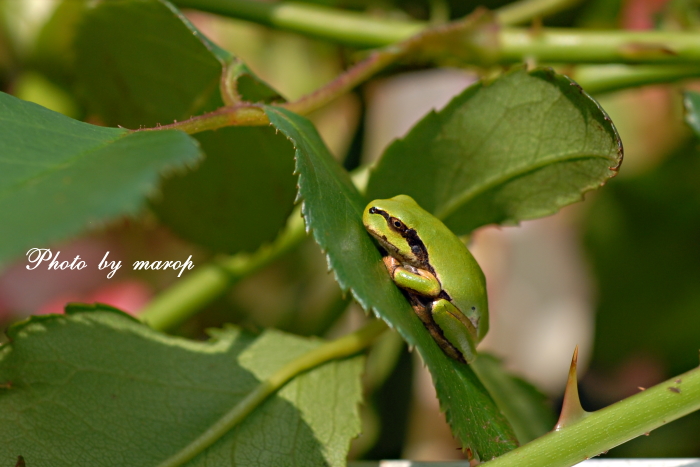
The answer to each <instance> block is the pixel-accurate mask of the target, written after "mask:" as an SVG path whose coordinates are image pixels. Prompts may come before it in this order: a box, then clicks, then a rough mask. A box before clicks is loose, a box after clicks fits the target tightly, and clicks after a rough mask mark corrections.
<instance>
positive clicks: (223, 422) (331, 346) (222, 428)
mask: <svg viewBox="0 0 700 467" xmlns="http://www.w3.org/2000/svg"><path fill="white" fill-rule="evenodd" d="M386 329H388V327H387V325H386V324H385V323H384V321H382V320H380V319H373V320H372V321H370V322H369V323H368V324H366V325H365V326H364V327H363V328H361V329H360V330H358V331H355V332H353V333H352V334H348V335H346V336H343V337H341V338H340V339H336V340H334V341H332V342H328V343H326V344H323V345H321V346H319V347H318V348H316V349H314V350H312V351H310V352H308V353H306V354H304V355H302V356H301V357H299V358H297V359H296V360H293V361H291V362H289V363H288V364H286V365H285V366H283V367H282V368H280V369H279V370H277V371H276V372H275V373H274V374H273V375H272V376H270V377H269V378H268V379H266V380H265V381H262V382H261V383H260V384H259V385H258V386H257V387H256V388H255V389H253V390H252V391H251V392H250V393H248V395H247V396H246V397H244V398H243V399H242V400H241V401H240V402H239V403H238V404H236V406H235V407H233V408H232V409H231V410H230V411H229V412H228V413H226V414H225V415H224V416H223V417H221V418H220V419H219V420H218V421H217V422H216V423H214V424H213V425H212V426H210V427H209V428H208V429H207V430H206V431H205V432H204V433H202V434H201V435H200V436H199V437H198V438H197V439H195V440H194V441H192V442H191V443H190V444H189V445H187V446H186V447H185V448H183V449H182V450H181V451H180V452H178V453H177V454H175V455H174V456H172V457H170V458H169V459H167V460H165V461H164V462H162V463H161V464H160V465H159V466H158V467H177V466H180V465H183V464H185V463H186V462H188V461H189V460H191V459H193V458H194V457H195V456H197V455H198V454H199V453H201V452H202V451H204V450H205V449H206V448H208V447H209V446H211V445H212V444H214V443H215V442H216V441H217V440H218V439H219V438H221V437H222V436H224V435H225V434H226V433H228V432H229V430H231V428H233V427H234V426H236V425H237V424H238V423H240V422H241V421H242V420H243V419H245V417H247V416H248V415H249V414H250V413H251V412H252V411H253V410H255V408H256V407H258V406H259V405H260V404H261V403H262V402H263V401H264V400H265V399H267V398H268V397H269V396H270V395H271V394H272V393H274V392H275V391H277V390H279V389H280V388H281V387H282V386H284V385H285V384H286V383H287V382H288V381H289V380H291V379H292V378H294V377H295V376H297V375H298V374H300V373H303V372H305V371H307V370H310V369H312V368H315V367H317V366H320V365H322V364H324V363H327V362H330V361H331V360H337V359H341V358H345V357H349V356H351V355H354V354H356V353H358V352H360V351H361V350H363V349H365V348H366V347H368V346H369V345H370V344H371V343H372V342H374V340H375V339H376V338H377V337H378V336H379V335H380V334H382V333H383V332H384V331H385V330H386Z"/></svg>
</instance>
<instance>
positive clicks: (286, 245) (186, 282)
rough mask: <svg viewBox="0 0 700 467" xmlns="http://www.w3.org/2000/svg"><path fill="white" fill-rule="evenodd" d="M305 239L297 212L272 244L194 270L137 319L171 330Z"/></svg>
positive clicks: (158, 297) (302, 223)
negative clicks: (236, 283) (242, 279)
mask: <svg viewBox="0 0 700 467" xmlns="http://www.w3.org/2000/svg"><path fill="white" fill-rule="evenodd" d="M304 238H306V232H305V230H304V221H303V219H302V217H301V215H300V211H299V209H296V210H295V211H294V213H292V215H291V216H290V218H289V221H288V223H287V227H286V228H285V230H284V232H282V233H281V234H280V235H279V236H278V237H277V239H276V240H275V242H274V243H272V244H271V245H269V246H267V247H262V248H260V249H259V250H258V251H256V252H255V253H252V254H244V253H239V254H237V255H233V256H229V257H226V258H222V259H219V260H217V261H214V262H213V263H211V264H208V265H206V266H204V267H202V268H201V269H198V270H197V269H195V270H194V272H192V273H190V274H188V275H187V276H186V277H184V278H182V279H181V280H180V281H178V282H177V283H176V284H175V285H173V286H171V287H170V288H168V289H167V290H165V291H164V292H162V293H161V294H160V295H158V296H157V297H156V298H155V299H153V301H151V302H150V303H149V304H148V305H147V306H146V308H144V309H143V310H142V311H141V313H140V315H139V318H140V319H141V320H142V321H143V322H145V323H147V324H148V325H149V326H150V327H152V328H153V329H157V330H159V331H166V330H169V329H173V328H174V327H176V326H177V325H179V324H181V323H183V322H184V321H186V320H187V319H188V318H190V317H192V316H194V315H195V314H197V313H198V312H199V311H200V309H201V308H202V307H204V306H205V305H206V304H208V303H210V302H211V301H212V300H214V299H215V298H216V297H218V296H220V295H221V294H222V293H224V292H225V291H226V290H227V289H228V288H229V287H230V286H231V285H233V284H234V283H235V282H236V281H238V280H239V279H241V278H243V277H246V276H249V275H250V274H253V273H254V272H256V271H258V270H260V269H262V268H263V267H265V266H267V265H268V264H270V263H272V262H273V261H274V260H276V259H277V258H279V257H280V256H282V255H283V254H285V253H286V252H288V251H289V250H291V249H292V248H293V247H294V246H296V245H298V244H299V243H301V241H302V240H304Z"/></svg>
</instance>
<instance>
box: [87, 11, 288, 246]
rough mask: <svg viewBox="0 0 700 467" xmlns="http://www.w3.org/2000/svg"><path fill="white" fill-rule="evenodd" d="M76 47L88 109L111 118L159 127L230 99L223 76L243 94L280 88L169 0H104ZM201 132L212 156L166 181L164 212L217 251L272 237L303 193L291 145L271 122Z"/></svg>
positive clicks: (263, 97) (266, 96) (159, 202)
mask: <svg viewBox="0 0 700 467" xmlns="http://www.w3.org/2000/svg"><path fill="white" fill-rule="evenodd" d="M76 49H77V57H78V58H77V68H78V73H79V80H80V83H81V86H82V88H83V89H84V94H85V98H86V101H87V105H88V108H91V109H93V111H94V112H96V113H97V114H98V115H99V117H100V119H102V120H103V121H105V122H107V123H108V124H110V125H122V126H126V127H130V128H137V127H139V126H154V125H156V124H158V123H163V124H164V123H170V122H172V121H173V120H182V119H186V118H189V117H190V116H193V115H197V114H201V113H204V112H208V111H212V110H215V109H217V108H219V107H221V106H223V105H224V101H223V99H222V97H221V93H220V83H221V81H222V75H224V76H225V77H226V80H225V82H226V84H227V85H226V86H225V88H226V89H227V90H228V92H229V93H230V94H235V95H236V96H237V97H236V98H238V99H245V100H250V101H254V102H257V101H267V100H270V99H274V98H276V97H278V96H277V93H276V92H275V91H273V90H272V89H270V88H269V87H268V86H267V85H266V84H265V83H263V82H261V81H260V80H259V79H258V78H257V77H255V76H254V75H253V74H252V73H251V71H250V70H249V69H248V68H247V67H246V65H245V64H244V63H242V62H240V60H238V59H236V58H235V57H233V56H231V55H230V54H228V53H227V52H225V51H223V50H221V49H219V48H218V47H217V46H215V45H214V44H212V43H211V42H210V41H208V40H207V39H206V37H204V36H203V35H202V34H201V33H200V32H199V31H197V30H196V29H195V28H194V26H192V24H191V23H189V22H188V21H187V20H186V19H185V18H184V17H183V16H182V14H181V13H179V12H178V11H177V9H175V7H173V6H172V5H170V4H169V3H167V2H165V1H159V0H120V1H114V2H102V3H100V4H99V5H98V6H97V7H95V8H94V9H92V10H91V11H90V12H89V13H88V14H87V15H86V17H85V19H84V22H83V25H82V27H81V28H80V32H79V34H78V37H77V40H76ZM195 138H196V139H198V140H199V141H200V143H201V144H202V149H203V150H204V152H205V154H206V158H205V159H204V161H203V162H202V163H201V165H200V166H199V167H196V168H194V169H193V170H191V171H189V172H185V173H177V174H173V175H172V176H170V177H169V178H167V179H166V180H165V182H164V184H163V188H162V191H161V196H158V197H157V198H155V199H154V200H153V209H154V211H155V213H156V214H157V215H158V217H159V218H160V219H161V221H163V222H164V223H165V224H167V225H168V226H169V227H170V228H172V229H173V230H174V231H175V232H176V233H178V234H179V235H180V236H182V237H183V238H186V239H188V240H190V241H192V242H195V243H198V244H200V245H203V246H205V247H207V248H209V249H211V250H214V251H221V252H226V253H235V252H238V251H240V250H248V251H251V250H255V249H256V248H257V247H259V246H260V245H261V244H263V243H265V242H269V241H271V240H273V239H274V238H275V236H276V235H277V233H278V232H279V230H280V229H281V228H282V227H283V225H284V223H285V221H286V219H287V218H288V217H289V214H290V213H291V210H292V207H293V200H294V195H295V192H296V188H295V185H294V177H293V176H292V172H293V170H294V162H293V152H292V148H291V145H289V143H288V142H287V141H286V140H285V139H284V138H283V137H280V136H276V135H274V132H273V131H271V129H270V128H264V127H246V128H226V129H223V130H219V131H214V132H204V133H201V134H198V135H196V136H195Z"/></svg>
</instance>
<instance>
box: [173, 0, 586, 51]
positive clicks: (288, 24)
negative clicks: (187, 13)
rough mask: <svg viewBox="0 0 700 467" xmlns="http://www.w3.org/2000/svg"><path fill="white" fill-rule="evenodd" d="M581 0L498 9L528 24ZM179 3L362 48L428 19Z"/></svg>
mask: <svg viewBox="0 0 700 467" xmlns="http://www.w3.org/2000/svg"><path fill="white" fill-rule="evenodd" d="M580 1H581V0H522V1H520V2H516V3H512V4H509V5H506V6H504V7H502V8H500V9H498V10H496V11H495V13H496V16H497V19H498V22H499V23H500V24H501V25H515V24H522V23H526V22H527V21H530V20H532V19H533V18H536V17H542V16H546V15H549V14H552V13H556V12H558V11H561V10H565V9H567V8H569V7H571V6H572V5H574V4H576V3H579V2H580ZM174 3H175V4H176V5H178V6H180V7H184V8H195V9H197V10H203V11H208V12H211V13H216V14H219V15H223V16H230V17H233V18H238V19H243V20H247V21H252V22H254V23H258V24H263V25H265V26H270V27H273V28H276V29H280V30H284V31H292V32H298V33H301V34H305V35H308V36H313V37H318V38H322V39H327V40H331V41H334V42H338V43H341V44H346V45H351V46H360V47H381V46H385V45H389V44H393V43H394V42H400V41H402V40H405V39H408V38H409V37H411V36H413V35H415V34H418V33H419V32H420V31H422V30H423V29H425V28H426V27H427V26H428V23H426V22H423V21H409V20H396V19H382V18H374V17H371V16H369V15H367V14H363V13H357V12H353V11H347V10H342V9H339V8H330V7H325V6H321V5H310V4H306V3H296V2H283V3H269V2H260V1H255V0H175V2H174Z"/></svg>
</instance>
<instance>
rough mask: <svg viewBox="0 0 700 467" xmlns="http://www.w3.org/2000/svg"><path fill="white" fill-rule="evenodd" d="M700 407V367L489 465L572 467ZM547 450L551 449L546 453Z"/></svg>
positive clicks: (590, 415) (543, 437) (489, 466)
mask: <svg viewBox="0 0 700 467" xmlns="http://www.w3.org/2000/svg"><path fill="white" fill-rule="evenodd" d="M698 409H700V368H695V369H693V370H691V371H689V372H687V373H684V374H682V375H680V376H678V377H676V378H672V379H670V380H668V381H665V382H663V383H661V384H658V385H656V386H654V387H652V388H649V389H646V390H644V391H641V392H639V393H638V394H635V395H634V396H631V397H628V398H627V399H623V400H621V401H620V402H617V403H615V404H613V405H611V406H609V407H606V408H604V409H601V410H598V411H596V412H591V413H589V414H588V415H587V416H586V417H585V418H583V419H581V420H580V421H578V422H575V423H572V424H571V425H567V426H565V427H564V428H562V429H560V430H559V431H552V432H550V433H547V434H546V435H544V436H542V437H540V438H537V439H536V440H534V441H532V442H531V443H528V444H526V445H524V446H521V447H519V448H518V449H515V450H513V451H510V452H508V453H506V454H504V455H503V456H501V457H498V458H496V459H494V460H492V461H490V462H487V463H485V464H484V465H485V467H486V466H487V467H516V466H517V467H529V466H537V467H567V466H571V465H575V464H577V463H579V462H582V461H583V460H585V459H589V458H591V457H594V456H597V455H599V454H601V453H603V452H605V451H607V450H609V449H611V448H613V447H615V446H618V445H620V444H622V443H624V442H627V441H629V440H631V439H633V438H636V437H638V436H641V435H645V434H649V432H650V431H652V430H653V429H655V428H658V427H660V426H661V425H664V424H666V423H668V422H670V421H673V420H676V419H677V418H680V417H682V416H684V415H687V414H689V413H691V412H693V411H695V410H698ZM543 453H547V454H546V455H543Z"/></svg>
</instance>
